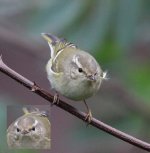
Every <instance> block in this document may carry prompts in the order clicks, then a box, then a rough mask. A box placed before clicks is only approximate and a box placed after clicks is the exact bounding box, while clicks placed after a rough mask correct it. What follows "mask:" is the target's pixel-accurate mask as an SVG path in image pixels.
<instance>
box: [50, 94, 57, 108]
mask: <svg viewBox="0 0 150 153" xmlns="http://www.w3.org/2000/svg"><path fill="white" fill-rule="evenodd" d="M54 104H59V94H58V93H57V92H56V93H55V95H54V98H53V102H52V104H51V106H53V105H54Z"/></svg>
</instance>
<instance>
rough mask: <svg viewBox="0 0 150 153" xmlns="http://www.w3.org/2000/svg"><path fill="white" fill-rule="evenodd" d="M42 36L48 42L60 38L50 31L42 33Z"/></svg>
mask: <svg viewBox="0 0 150 153" xmlns="http://www.w3.org/2000/svg"><path fill="white" fill-rule="evenodd" d="M41 35H42V37H43V38H44V39H45V40H46V41H47V42H48V43H50V44H51V43H53V42H56V41H57V40H58V38H57V37H56V36H54V35H52V34H50V33H41Z"/></svg>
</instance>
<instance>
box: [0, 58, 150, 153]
mask: <svg viewBox="0 0 150 153" xmlns="http://www.w3.org/2000/svg"><path fill="white" fill-rule="evenodd" d="M0 71H1V72H3V73H5V74H6V75H8V76H9V77H11V78H12V79H14V80H16V81H17V82H19V83H20V84H22V85H24V86H25V87H27V88H28V89H30V90H31V91H32V92H35V93H36V94H38V95H39V96H41V97H43V98H44V99H46V100H48V101H49V102H50V103H52V101H53V96H52V95H51V93H49V92H47V91H46V90H44V89H42V88H41V87H39V86H37V85H36V84H35V83H34V82H32V81H30V80H28V79H26V78H25V77H23V76H22V75H20V74H19V73H17V72H15V71H14V70H12V69H11V68H9V67H8V66H7V65H6V64H5V63H4V62H3V61H2V56H0ZM55 105H56V106H58V107H60V108H62V109H63V110H65V111H67V112H69V113H70V114H72V115H74V116H76V117H78V118H79V119H81V120H83V121H85V117H86V114H85V113H84V112H81V111H79V110H77V109H76V108H74V107H73V106H71V105H69V104H67V103H66V102H65V101H62V100H61V99H60V100H59V103H58V104H55ZM90 124H91V125H92V126H94V127H96V128H98V129H100V130H103V131H105V132H107V133H109V134H111V135H113V136H115V137H117V138H119V139H121V140H123V141H125V142H128V143H130V144H132V145H134V146H137V147H139V148H142V149H143V150H147V151H149V152H150V144H149V143H146V142H144V141H142V140H139V139H137V138H135V137H133V136H130V135H128V134H126V133H124V132H121V131H119V130H117V129H115V128H113V127H111V126H109V125H107V124H105V123H103V122H101V121H99V120H97V119H95V118H92V120H91V123H90Z"/></svg>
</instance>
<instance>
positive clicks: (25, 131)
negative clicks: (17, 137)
mask: <svg viewBox="0 0 150 153" xmlns="http://www.w3.org/2000/svg"><path fill="white" fill-rule="evenodd" d="M21 133H22V134H23V135H25V134H28V133H29V131H27V130H23V131H22V132H21Z"/></svg>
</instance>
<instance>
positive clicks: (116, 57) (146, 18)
mask: <svg viewBox="0 0 150 153" xmlns="http://www.w3.org/2000/svg"><path fill="white" fill-rule="evenodd" d="M0 27H3V28H4V27H5V28H6V29H7V30H8V29H9V30H10V31H11V29H13V30H14V31H15V30H16V35H20V38H21V37H24V38H25V39H27V40H28V39H29V40H30V38H32V39H33V40H34V41H33V45H37V46H38V45H39V46H40V45H43V44H44V45H46V43H44V41H43V42H42V38H41V37H40V33H42V32H50V33H52V34H55V35H58V36H62V37H65V38H67V39H68V40H69V41H71V42H73V43H75V44H76V45H77V46H79V47H80V48H82V49H85V50H87V51H89V52H90V53H91V54H93V55H94V56H95V58H96V59H97V60H98V61H99V63H100V64H101V66H102V68H103V69H104V70H105V69H106V70H108V74H109V77H110V78H111V79H112V80H113V79H116V80H119V81H120V82H121V83H122V84H123V85H124V88H125V89H126V90H127V91H128V92H129V93H131V95H132V96H133V99H138V100H139V99H140V100H141V103H142V104H141V105H143V107H150V79H149V76H150V1H149V0H113V1H112V0H42V1H41V0H26V1H20V0H0ZM13 30H12V31H13ZM18 31H19V32H21V34H20V33H19V32H18ZM42 43H43V44H42ZM33 52H34V55H37V54H38V56H39V57H41V56H42V55H41V54H45V53H46V52H45V51H41V52H37V51H36V50H33ZM44 62H45V61H44ZM37 63H38V64H37V65H38V66H39V67H40V69H39V67H38V68H37V70H36V71H38V73H39V74H40V73H43V71H41V70H42V69H43V65H41V62H40V61H39V60H37ZM39 71H40V72H39ZM111 79H110V80H111ZM108 84H109V81H108ZM104 85H105V83H104ZM108 89H109V88H108ZM108 89H107V90H108ZM101 90H102V91H101V93H100V96H99V97H104V98H102V102H101V103H98V104H96V102H95V103H93V105H96V106H95V109H93V111H94V110H96V112H95V114H97V115H98V116H102V119H106V120H105V121H106V122H107V123H110V124H111V125H113V126H115V127H117V128H119V129H122V130H124V131H126V132H130V133H132V134H133V133H134V134H135V135H137V136H140V137H142V138H143V139H148V137H149V136H150V132H149V129H150V126H149V125H147V122H148V121H147V119H148V118H149V116H148V117H147V118H146V119H145V118H144V117H143V116H142V117H140V114H139V115H138V116H136V115H137V112H138V111H137V110H134V111H131V110H133V108H132V109H128V107H130V104H129V105H128V106H126V105H127V104H126V103H125V102H124V103H121V99H122V98H123V97H124V96H126V95H122V96H120V97H119V96H118V97H117V98H116V97H115V96H112V95H111V93H109V92H107V93H103V89H101ZM107 90H106V91H107ZM115 92H116V94H118V92H119V91H117V90H115V91H113V93H115ZM107 94H108V95H107ZM99 97H98V98H97V99H96V100H95V101H99ZM107 97H111V98H110V102H108V101H107V100H108V99H107ZM5 101H6V100H4V101H3V102H2V103H0V105H3V106H4V103H5ZM91 101H92V100H91ZM103 103H105V104H103ZM91 105H92V104H91ZM112 106H113V107H115V109H114V108H113V107H112ZM131 106H132V104H131ZM108 107H109V108H108ZM123 107H124V110H123ZM0 109H2V110H1V111H0V114H1V115H0V117H1V118H0V119H2V120H1V122H4V121H5V120H4V119H5V117H3V118H2V116H3V115H4V114H5V111H4V109H3V108H1V107H0ZM134 109H136V108H134ZM115 111H116V112H119V113H118V115H119V114H120V116H119V117H118V116H117V113H116V114H115ZM101 112H105V113H104V114H103V115H102V114H101ZM135 112H136V113H135ZM108 113H109V114H108ZM143 113H144V111H143ZM115 118H117V119H116V120H115ZM2 125H5V124H2ZM0 128H2V129H4V127H2V126H0ZM143 128H144V129H146V130H145V131H142V132H143V133H141V132H140V131H141V129H143ZM68 135H70V137H69V136H67V138H68V139H69V140H68V139H67V138H66V140H65V141H66V143H69V145H70V146H71V147H72V148H74V149H77V148H78V149H77V150H76V152H82V153H83V152H87V153H92V152H94V151H95V149H94V148H91V150H90V148H89V147H88V146H87V144H89V143H91V144H92V145H94V144H95V146H98V147H97V152H99V151H101V152H104V153H106V152H119V151H120V150H119V149H120V148H118V147H117V144H115V145H113V142H114V140H116V139H114V138H112V137H111V136H108V135H107V136H106V135H105V134H104V133H100V134H99V135H97V130H96V129H93V128H91V129H88V130H85V127H84V126H83V124H82V125H80V123H79V124H77V125H73V128H72V129H70V130H68ZM63 136H64V135H63ZM104 140H105V141H104ZM148 140H150V139H148ZM117 143H118V142H117ZM100 144H102V145H100ZM103 144H105V147H104V146H103ZM0 145H2V144H0ZM99 145H100V147H101V148H100V147H99ZM2 146H3V145H2ZM66 146H67V145H66ZM108 146H110V148H109V147H108ZM113 148H114V149H113ZM124 148H126V147H124ZM127 148H128V147H127ZM64 150H67V149H66V148H65V149H64ZM0 152H1V150H0ZM124 152H128V153H129V152H132V149H129V150H125V151H124ZM133 152H134V151H133ZM135 152H136V151H135ZM141 152H143V151H141ZM72 153H74V152H72Z"/></svg>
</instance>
